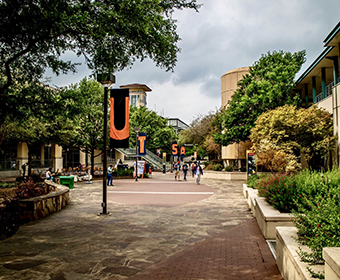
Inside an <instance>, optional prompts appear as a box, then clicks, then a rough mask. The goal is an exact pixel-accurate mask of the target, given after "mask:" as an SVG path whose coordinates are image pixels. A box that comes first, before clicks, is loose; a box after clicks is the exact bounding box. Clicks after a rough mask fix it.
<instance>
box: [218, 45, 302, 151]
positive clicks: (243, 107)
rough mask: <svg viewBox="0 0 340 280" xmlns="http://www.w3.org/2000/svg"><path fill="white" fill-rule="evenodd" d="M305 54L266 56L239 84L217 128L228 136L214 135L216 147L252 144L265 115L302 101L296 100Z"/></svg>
mask: <svg viewBox="0 0 340 280" xmlns="http://www.w3.org/2000/svg"><path fill="white" fill-rule="evenodd" d="M305 54H306V52H305V51H300V52H296V53H293V54H291V53H290V52H283V51H278V52H277V51H274V52H272V53H271V52H268V53H267V54H266V55H262V56H261V58H260V59H259V61H256V62H255V63H254V65H253V66H252V67H250V68H249V74H247V75H245V76H244V78H243V79H242V80H241V81H240V82H239V84H238V86H239V87H238V89H237V90H236V92H235V94H234V95H233V96H232V98H231V100H230V101H229V102H228V105H227V107H226V109H225V110H224V111H223V112H222V113H221V115H220V116H219V117H218V122H216V124H215V125H216V126H217V127H218V128H219V129H220V130H221V131H223V132H224V133H223V134H221V133H216V134H214V139H215V141H216V143H219V144H222V145H225V146H227V145H229V144H232V143H235V142H237V143H238V142H242V141H246V140H249V135H250V131H251V129H252V128H253V127H254V126H255V121H256V120H257V118H258V117H259V116H260V115H261V114H262V113H264V112H266V111H268V110H272V109H275V108H277V107H280V106H283V105H285V104H293V105H296V106H298V105H299V104H300V102H301V101H300V98H299V97H298V96H292V90H293V87H294V77H295V74H296V73H297V72H298V71H299V70H300V68H301V65H302V64H303V63H304V62H305Z"/></svg>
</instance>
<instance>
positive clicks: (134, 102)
mask: <svg viewBox="0 0 340 280" xmlns="http://www.w3.org/2000/svg"><path fill="white" fill-rule="evenodd" d="M130 105H132V106H134V107H136V106H137V96H136V95H131V96H130Z"/></svg>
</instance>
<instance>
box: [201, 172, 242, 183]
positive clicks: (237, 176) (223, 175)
mask: <svg viewBox="0 0 340 280" xmlns="http://www.w3.org/2000/svg"><path fill="white" fill-rule="evenodd" d="M201 178H202V179H204V178H207V179H222V180H230V181H231V180H232V181H246V180H247V173H246V172H227V171H210V170H203V176H202V177H201Z"/></svg>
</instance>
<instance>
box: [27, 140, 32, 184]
mask: <svg viewBox="0 0 340 280" xmlns="http://www.w3.org/2000/svg"><path fill="white" fill-rule="evenodd" d="M26 144H27V149H28V170H27V176H28V178H29V177H31V174H32V172H31V171H32V153H31V150H32V149H31V145H30V144H29V143H26Z"/></svg>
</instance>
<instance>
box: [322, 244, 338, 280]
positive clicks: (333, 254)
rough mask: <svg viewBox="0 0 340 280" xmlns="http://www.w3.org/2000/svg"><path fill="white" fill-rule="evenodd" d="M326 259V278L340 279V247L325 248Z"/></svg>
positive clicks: (323, 253)
mask: <svg viewBox="0 0 340 280" xmlns="http://www.w3.org/2000/svg"><path fill="white" fill-rule="evenodd" d="M322 255H323V258H324V260H325V279H327V280H330V279H332V280H340V248H335V247H328V248H323V251H322Z"/></svg>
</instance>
